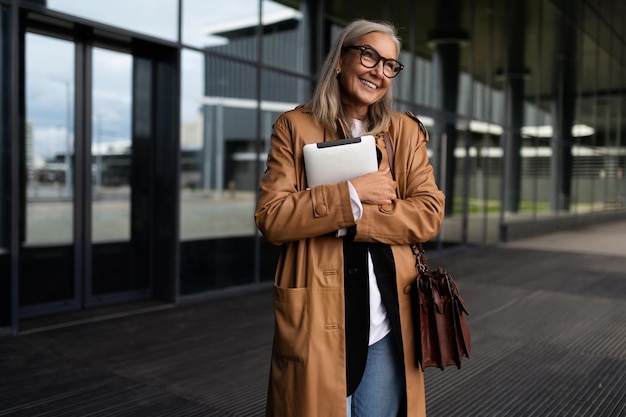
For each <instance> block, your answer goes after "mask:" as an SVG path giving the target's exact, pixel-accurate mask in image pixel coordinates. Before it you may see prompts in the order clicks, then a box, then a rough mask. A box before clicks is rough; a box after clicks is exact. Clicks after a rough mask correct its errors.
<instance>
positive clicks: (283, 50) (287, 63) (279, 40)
mask: <svg viewBox="0 0 626 417" xmlns="http://www.w3.org/2000/svg"><path fill="white" fill-rule="evenodd" d="M306 18H307V16H305V15H304V13H302V12H301V11H299V10H297V9H292V8H290V7H286V6H283V5H282V4H279V3H276V2H274V1H270V0H263V62H264V63H265V64H267V65H270V66H273V67H279V68H283V69H286V70H289V71H294V72H298V73H304V74H314V73H316V71H317V68H311V59H310V57H311V56H312V54H311V49H310V45H311V41H310V36H312V31H310V30H307V29H308V25H306V24H305V21H304V20H305V19H306Z"/></svg>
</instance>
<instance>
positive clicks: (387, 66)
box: [361, 47, 402, 78]
mask: <svg viewBox="0 0 626 417" xmlns="http://www.w3.org/2000/svg"><path fill="white" fill-rule="evenodd" d="M381 59H382V60H383V74H385V76H386V77H389V78H393V77H395V76H396V75H398V73H399V72H400V70H401V69H402V65H401V64H400V63H399V62H398V61H396V60H395V59H389V58H383V57H381V56H380V54H379V53H378V52H376V50H374V49H372V48H367V47H364V48H362V49H361V64H363V65H365V66H366V67H368V68H374V67H375V66H376V65H378V63H379V62H380V61H381Z"/></svg>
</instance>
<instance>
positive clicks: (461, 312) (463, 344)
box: [411, 244, 470, 370]
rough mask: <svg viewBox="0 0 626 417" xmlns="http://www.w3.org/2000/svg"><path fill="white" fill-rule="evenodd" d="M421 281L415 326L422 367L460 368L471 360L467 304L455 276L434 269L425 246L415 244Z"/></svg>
mask: <svg viewBox="0 0 626 417" xmlns="http://www.w3.org/2000/svg"><path fill="white" fill-rule="evenodd" d="M411 248H412V249H413V254H414V255H415V268H416V270H417V278H416V280H415V285H414V287H413V300H412V304H413V323H414V326H415V333H416V335H420V339H421V343H416V344H415V346H416V356H417V360H418V362H419V363H420V364H421V366H422V368H423V369H425V368H428V367H437V368H439V369H441V370H443V368H444V367H446V366H452V365H456V367H457V368H459V369H460V368H461V359H462V358H463V357H466V358H468V359H469V357H470V332H469V327H468V325H467V320H466V319H465V316H466V315H468V312H467V308H466V307H465V301H464V300H463V298H462V297H461V294H460V293H459V287H458V285H457V284H456V282H455V281H454V279H452V276H451V275H450V274H449V273H448V272H446V271H445V269H443V268H442V267H439V268H437V269H436V270H434V271H433V270H432V269H430V267H429V266H428V261H427V260H426V256H425V255H424V249H423V248H422V245H421V244H415V245H411Z"/></svg>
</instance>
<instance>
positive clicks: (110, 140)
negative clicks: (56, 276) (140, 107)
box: [92, 48, 132, 242]
mask: <svg viewBox="0 0 626 417" xmlns="http://www.w3.org/2000/svg"><path fill="white" fill-rule="evenodd" d="M131 74H132V57H131V56H130V55H128V54H123V53H120V52H114V51H109V50H106V49H100V48H95V49H94V51H93V123H92V125H93V133H92V138H93V139H92V156H93V164H92V188H93V192H92V198H93V205H92V239H93V241H94V242H103V241H120V240H129V239H130V196H131V170H132V166H131V165H132V163H131V161H132V146H131V141H130V136H131V135H130V130H131V84H132V80H131Z"/></svg>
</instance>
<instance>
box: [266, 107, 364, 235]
mask: <svg viewBox="0 0 626 417" xmlns="http://www.w3.org/2000/svg"><path fill="white" fill-rule="evenodd" d="M303 129H304V131H308V132H309V134H310V129H308V130H307V128H306V127H304V128H303V127H302V126H299V125H298V123H295V122H294V120H292V118H290V117H289V116H288V115H286V114H283V115H281V116H279V118H278V119H277V120H276V123H275V124H274V128H273V131H272V137H271V148H270V150H269V154H268V157H267V168H266V171H265V173H264V174H263V176H262V177H261V180H260V184H259V186H260V190H259V198H258V201H257V208H256V211H255V214H254V218H255V222H256V225H257V227H258V228H259V230H260V232H261V233H262V234H263V236H264V237H265V238H266V239H267V240H268V241H269V242H270V243H272V244H275V245H279V244H282V243H285V242H289V241H295V240H300V239H306V238H311V237H317V236H322V235H326V234H329V233H335V232H336V231H337V230H339V229H341V228H344V227H350V226H353V225H354V224H355V222H354V217H353V215H352V206H351V203H350V191H349V188H348V183H347V182H346V181H343V182H340V183H337V184H329V185H320V186H317V187H313V188H311V189H307V188H306V178H305V174H304V162H303V160H304V159H303V156H302V147H303V146H304V144H305V141H304V140H303V139H302V137H301V134H300V132H301V131H302V130H303Z"/></svg>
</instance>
